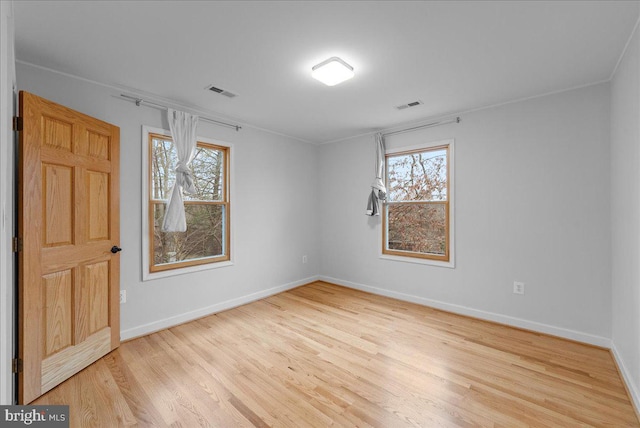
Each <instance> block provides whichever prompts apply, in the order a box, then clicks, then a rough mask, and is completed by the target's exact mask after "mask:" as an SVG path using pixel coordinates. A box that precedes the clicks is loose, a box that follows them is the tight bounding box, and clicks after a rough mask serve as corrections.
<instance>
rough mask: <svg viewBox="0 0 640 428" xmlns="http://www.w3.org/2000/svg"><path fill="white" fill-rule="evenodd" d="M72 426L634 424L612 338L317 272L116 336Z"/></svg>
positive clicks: (78, 392) (59, 395)
mask: <svg viewBox="0 0 640 428" xmlns="http://www.w3.org/2000/svg"><path fill="white" fill-rule="evenodd" d="M32 404H43V405H50V404H69V405H70V413H71V426H78V427H80V426H99V427H116V426H141V427H142V426H145V427H146V426H148V427H163V426H182V427H199V426H211V427H251V426H255V427H266V426H274V427H329V426H335V427H355V426H357V427H369V426H372V427H393V428H395V427H416V426H420V427H471V426H484V427H509V428H513V427H527V426H533V427H574V426H580V427H584V426H597V427H604V426H607V427H638V426H640V424H639V423H638V419H637V417H636V414H635V412H634V409H633V407H632V405H631V403H630V401H629V397H628V395H627V393H626V391H625V388H624V385H623V383H622V381H621V379H620V376H619V374H618V372H617V369H616V367H615V364H614V361H613V359H612V357H611V355H610V353H609V351H607V350H604V349H599V348H595V347H592V346H587V345H582V344H579V343H575V342H571V341H566V340H563V339H559V338H554V337H550V336H546V335H541V334H536V333H532V332H527V331H522V330H518V329H514V328H510V327H506V326H502V325H498V324H493V323H489V322H484V321H479V320H476V319H472V318H466V317H462V316H458V315H454V314H451V313H447V312H442V311H438V310H434V309H430V308H425V307H422V306H419V305H414V304H410V303H406V302H400V301H397V300H393V299H389V298H385V297H380V296H374V295H370V294H366V293H363V292H360V291H356V290H350V289H347V288H343V287H339V286H336V285H332V284H327V283H323V282H316V283H313V284H309V285H306V286H303V287H299V288H296V289H294V290H291V291H288V292H284V293H281V294H278V295H275V296H271V297H269V298H266V299H264V300H260V301H257V302H253V303H250V304H248V305H245V306H241V307H238V308H235V309H232V310H229V311H225V312H221V313H219V314H216V315H212V316H209V317H206V318H202V319H200V320H197V321H193V322H190V323H187V324H184V325H181V326H177V327H174V328H171V329H168V330H164V331H161V332H158V333H155V334H151V335H149V336H145V337H141V338H138V339H135V340H132V341H129V342H126V343H123V344H122V345H121V346H120V348H119V349H117V350H116V351H114V352H112V353H110V354H109V355H107V356H105V357H103V358H102V359H101V360H99V361H98V362H97V363H95V364H93V365H92V366H90V367H88V368H87V369H85V370H84V371H82V372H80V373H79V374H77V375H76V376H74V377H73V378H71V379H69V380H68V381H66V382H65V383H63V384H62V385H60V386H58V387H57V388H55V389H53V390H52V391H50V392H49V393H47V394H46V395H44V396H42V397H41V398H40V399H38V400H37V401H35V402H34V403H32Z"/></svg>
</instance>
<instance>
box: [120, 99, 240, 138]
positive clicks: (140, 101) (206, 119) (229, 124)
mask: <svg viewBox="0 0 640 428" xmlns="http://www.w3.org/2000/svg"><path fill="white" fill-rule="evenodd" d="M120 96H121V97H122V98H126V100H127V101H131V102H134V103H135V104H136V105H137V106H138V107H139V106H140V105H142V104H145V105H147V106H149V107H153V108H156V109H158V110H167V109H168V108H169V107H167V106H164V105H162V104H156V103H154V102H151V101H147V100H144V99H142V98H138V97H132V96H131V95H125V94H120ZM198 119H201V120H203V121H205V122H210V123H213V124H216V125H220V126H227V127H229V128H235V130H236V131H239V130H241V129H242V126H240V125H233V124H231V123H226V122H221V121H219V120H214V119H210V118H208V117H203V116H199V117H198Z"/></svg>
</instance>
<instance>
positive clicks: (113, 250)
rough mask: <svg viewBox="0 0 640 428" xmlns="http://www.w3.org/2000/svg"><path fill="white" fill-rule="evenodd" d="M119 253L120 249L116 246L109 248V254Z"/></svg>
mask: <svg viewBox="0 0 640 428" xmlns="http://www.w3.org/2000/svg"><path fill="white" fill-rule="evenodd" d="M119 251H122V248H120V247H118V246H117V245H114V246H113V247H111V252H112V253H113V254H115V253H117V252H119Z"/></svg>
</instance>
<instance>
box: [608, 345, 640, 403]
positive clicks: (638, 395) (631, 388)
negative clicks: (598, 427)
mask: <svg viewBox="0 0 640 428" xmlns="http://www.w3.org/2000/svg"><path fill="white" fill-rule="evenodd" d="M611 354H612V355H613V359H614V360H615V362H616V364H617V365H618V370H619V371H620V375H621V376H622V381H623V382H624V383H625V385H626V386H627V391H628V392H629V395H630V396H631V397H630V398H631V402H632V404H633V406H634V407H635V410H636V413H637V414H640V411H639V409H640V391H638V388H637V386H636V383H635V382H634V381H633V377H632V376H631V373H629V370H628V369H627V366H625V364H624V360H623V359H622V357H621V356H620V353H619V352H618V348H616V343H615V342H614V341H612V342H611Z"/></svg>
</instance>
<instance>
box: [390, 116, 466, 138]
mask: <svg viewBox="0 0 640 428" xmlns="http://www.w3.org/2000/svg"><path fill="white" fill-rule="evenodd" d="M461 120H462V119H460V116H457V117H455V118H453V119H449V120H441V121H439V122H432V123H427V124H424V125H419V126H414V127H413V128H405V129H400V130H399V131H393V132H387V133H386V134H382V136H383V137H388V136H389V135H396V134H402V133H404V132H409V131H415V130H416V129H422V128H430V127H432V126H438V125H447V124H449V123H460V121H461Z"/></svg>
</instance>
